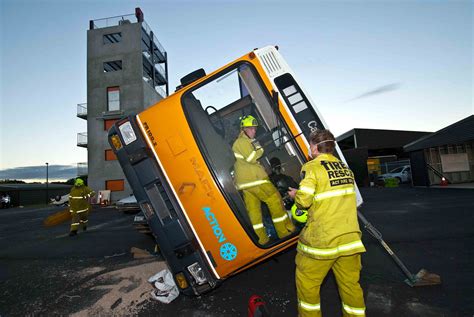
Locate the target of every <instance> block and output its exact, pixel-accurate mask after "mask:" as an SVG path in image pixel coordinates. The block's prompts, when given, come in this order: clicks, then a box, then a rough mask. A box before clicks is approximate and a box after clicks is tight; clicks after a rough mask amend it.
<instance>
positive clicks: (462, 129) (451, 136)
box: [403, 115, 474, 152]
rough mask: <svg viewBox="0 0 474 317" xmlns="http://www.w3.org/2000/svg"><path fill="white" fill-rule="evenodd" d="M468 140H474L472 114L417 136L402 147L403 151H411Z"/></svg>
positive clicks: (473, 117) (473, 116) (473, 118)
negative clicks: (416, 138) (429, 132)
mask: <svg viewBox="0 0 474 317" xmlns="http://www.w3.org/2000/svg"><path fill="white" fill-rule="evenodd" d="M468 141H474V115H471V116H469V117H467V118H464V119H462V120H460V121H458V122H455V123H453V124H451V125H449V126H447V127H445V128H443V129H441V130H439V131H436V132H434V133H431V134H430V135H426V136H424V137H422V138H419V139H418V140H415V141H413V142H411V143H409V144H407V145H405V146H404V147H403V149H404V150H405V152H413V151H417V150H421V149H426V148H430V147H435V146H442V145H447V144H460V143H465V142H468Z"/></svg>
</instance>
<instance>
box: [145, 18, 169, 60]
mask: <svg viewBox="0 0 474 317" xmlns="http://www.w3.org/2000/svg"><path fill="white" fill-rule="evenodd" d="M142 27H143V29H144V30H145V33H146V34H148V36H150V37H152V36H151V35H152V30H151V28H150V26H149V25H148V23H146V22H145V21H143V22H142ZM153 42H154V43H155V45H156V47H158V49H159V50H160V52H161V53H162V54H163V56H164V55H165V53H166V51H165V49H164V47H163V45H161V43H160V41H158V39H157V38H156V36H155V34H154V33H153Z"/></svg>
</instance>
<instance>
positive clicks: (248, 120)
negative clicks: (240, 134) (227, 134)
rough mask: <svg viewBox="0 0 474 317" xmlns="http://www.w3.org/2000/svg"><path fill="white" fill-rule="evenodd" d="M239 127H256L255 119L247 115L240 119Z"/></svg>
mask: <svg viewBox="0 0 474 317" xmlns="http://www.w3.org/2000/svg"><path fill="white" fill-rule="evenodd" d="M240 127H241V128H249V127H258V121H257V119H255V117H253V116H251V115H248V116H243V117H241V118H240Z"/></svg>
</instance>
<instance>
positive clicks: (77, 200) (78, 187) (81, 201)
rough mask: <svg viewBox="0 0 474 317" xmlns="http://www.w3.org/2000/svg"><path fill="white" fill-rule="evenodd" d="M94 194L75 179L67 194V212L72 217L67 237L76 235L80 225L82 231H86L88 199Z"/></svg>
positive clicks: (79, 180) (88, 209) (78, 179)
mask: <svg viewBox="0 0 474 317" xmlns="http://www.w3.org/2000/svg"><path fill="white" fill-rule="evenodd" d="M94 195H95V193H94V192H93V191H92V190H91V189H90V188H89V187H87V186H86V185H84V181H83V180H82V179H80V178H77V179H76V181H75V182H74V186H73V187H72V189H71V192H70V194H69V212H70V213H71V215H72V222H71V230H70V232H69V236H75V235H77V230H78V229H79V226H80V225H82V229H83V230H84V231H86V230H87V222H88V220H87V216H88V215H89V211H90V208H91V206H90V204H89V198H91V197H93V196H94Z"/></svg>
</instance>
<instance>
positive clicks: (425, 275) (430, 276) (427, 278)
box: [357, 211, 441, 287]
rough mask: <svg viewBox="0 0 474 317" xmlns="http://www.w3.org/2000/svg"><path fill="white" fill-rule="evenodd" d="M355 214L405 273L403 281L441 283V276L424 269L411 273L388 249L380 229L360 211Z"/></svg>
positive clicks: (411, 283) (422, 284)
mask: <svg viewBox="0 0 474 317" xmlns="http://www.w3.org/2000/svg"><path fill="white" fill-rule="evenodd" d="M357 214H358V216H359V219H360V220H361V221H362V223H363V224H364V228H365V229H366V230H367V231H368V232H369V233H370V235H372V236H373V237H374V238H375V239H377V240H379V242H380V244H381V245H382V246H383V247H384V249H385V250H387V252H388V254H390V256H391V257H392V259H393V260H394V261H395V263H397V265H398V266H399V267H400V269H401V270H402V271H403V273H405V275H406V276H407V277H408V278H407V279H406V280H405V283H407V284H408V285H410V286H411V287H414V286H427V285H438V284H441V277H440V276H439V275H437V274H434V273H430V272H428V271H427V270H425V269H421V270H420V271H419V272H418V273H416V274H415V275H413V274H411V272H410V271H409V270H408V269H407V267H406V266H405V264H403V262H402V261H401V260H400V259H399V258H398V256H397V255H396V254H395V253H394V252H393V251H392V249H390V247H389V246H388V245H387V243H385V241H383V239H382V234H381V233H380V231H378V230H377V229H376V228H375V227H374V226H373V225H372V224H371V223H370V222H369V221H367V219H366V218H365V217H364V215H363V214H362V213H361V212H360V211H357Z"/></svg>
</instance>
